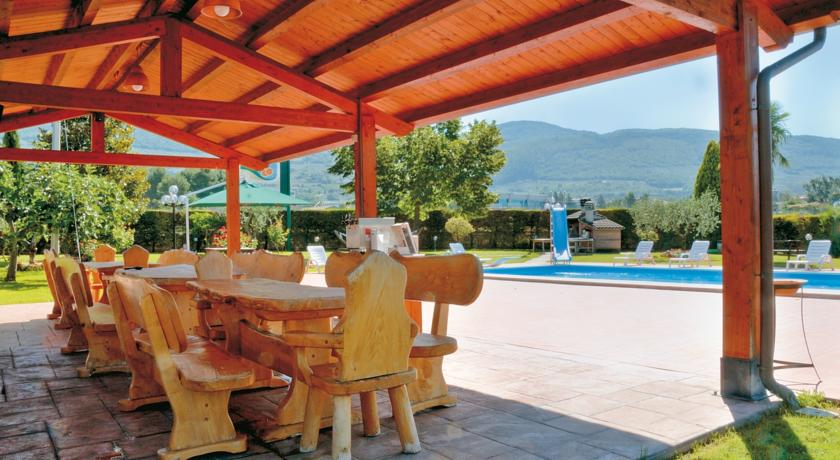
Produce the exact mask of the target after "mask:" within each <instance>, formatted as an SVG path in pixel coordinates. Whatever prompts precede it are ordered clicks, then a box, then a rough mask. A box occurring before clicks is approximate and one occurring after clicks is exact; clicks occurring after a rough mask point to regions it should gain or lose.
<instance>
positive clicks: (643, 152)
mask: <svg viewBox="0 0 840 460" xmlns="http://www.w3.org/2000/svg"><path fill="white" fill-rule="evenodd" d="M499 128H500V130H501V132H502V136H503V138H504V140H505V141H504V143H503V144H502V146H501V148H502V150H504V151H505V154H506V155H507V164H506V165H505V167H504V168H503V169H502V170H501V171H500V172H499V173H498V174H497V175H496V176H495V177H494V179H493V187H492V188H493V190H494V191H496V192H498V193H503V194H537V195H545V194H548V193H551V192H554V191H563V192H565V193H567V194H571V195H573V196H581V195H586V196H592V197H596V196H603V197H605V198H607V199H610V198H617V197H621V196H624V195H625V194H626V193H627V192H633V193H634V194H636V195H637V196H639V195H641V194H645V193H647V194H650V195H651V196H659V197H665V198H676V197H682V196H687V195H689V194H690V193H691V190H692V188H693V184H694V177H695V175H696V174H697V168H698V167H699V166H700V162H701V160H702V158H703V153H704V152H705V149H706V144H707V143H708V142H709V141H710V140H713V139H717V138H718V133H717V131H709V130H700V129H687V128H677V129H671V128H669V129H624V130H619V131H613V132H610V133H605V134H599V133H596V132H592V131H578V130H572V129H566V128H562V127H560V126H556V125H552V124H550V123H545V122H540V121H512V122H507V123H502V124H500V125H499ZM36 135H37V129H36V128H28V129H25V130H22V131H21V140H22V144H23V145H24V146H29V145H30V144H31V142H32V140H34V139H35V136H36ZM133 150H134V151H137V152H146V153H158V154H164V155H202V154H201V152H198V151H197V150H195V149H192V148H190V147H186V146H183V145H181V144H178V143H175V142H172V141H170V140H168V139H164V138H161V137H159V136H156V135H154V134H151V133H148V132H146V131H143V130H140V129H138V130H136V131H135V142H134V148H133ZM781 151H782V153H783V154H784V155H785V156H786V157H787V158H788V160H789V161H790V164H791V166H790V167H789V168H781V167H779V168H776V170H775V173H776V175H775V182H774V188H775V189H777V190H779V191H785V192H791V193H799V192H801V191H802V187H803V185H804V184H805V183H806V182H807V181H809V180H810V179H812V178H814V177H816V176H820V175H832V174H834V175H836V174H838V173H839V172H840V139H833V138H825V137H817V136H791V137H790V138H789V139H788V140H787V142H786V143H785V144H784V145H783V146H782V147H781ZM331 164H332V158H331V157H330V155H329V153H328V152H322V153H317V154H314V155H309V156H307V157H304V158H300V159H296V160H292V190H293V193H294V194H295V195H296V196H298V197H300V198H303V199H307V200H311V201H315V202H318V201H321V202H332V203H334V202H337V201H342V200H346V199H347V198H348V197H347V196H346V195H344V194H343V193H342V192H341V190H340V184H341V182H342V178H340V177H337V176H333V175H331V174H329V173H328V172H327V168H328V167H329V166H330V165H331Z"/></svg>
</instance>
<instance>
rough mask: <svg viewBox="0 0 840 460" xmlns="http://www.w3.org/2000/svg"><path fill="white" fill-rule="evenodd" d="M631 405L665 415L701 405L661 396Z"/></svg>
mask: <svg viewBox="0 0 840 460" xmlns="http://www.w3.org/2000/svg"><path fill="white" fill-rule="evenodd" d="M630 406H631V407H636V408H639V409H645V410H649V411H653V412H658V413H660V414H665V415H676V414H680V413H683V412H687V411H690V410H692V409H696V408H698V407H702V405H701V404H698V403H694V402H691V401H683V400H679V399H672V398H664V397H662V396H654V397H653V398H650V399H645V400H642V401H637V402H634V403H631V404H630Z"/></svg>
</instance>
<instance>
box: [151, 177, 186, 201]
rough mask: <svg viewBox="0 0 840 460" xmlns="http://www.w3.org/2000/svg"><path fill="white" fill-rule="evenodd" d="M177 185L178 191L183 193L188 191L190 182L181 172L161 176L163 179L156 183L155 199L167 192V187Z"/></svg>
mask: <svg viewBox="0 0 840 460" xmlns="http://www.w3.org/2000/svg"><path fill="white" fill-rule="evenodd" d="M173 185H177V186H178V193H179V194H182V195H183V194H184V193H187V192H189V191H190V183H189V181H187V178H186V177H184V176H183V175H181V174H170V175H166V176H163V179H161V181H160V182H159V183H158V186H157V190H156V191H155V192H156V194H155V195H154V196H155V197H156V198H155V200H160V197H162V196H163V195H166V194H167V193H169V187H171V186H173Z"/></svg>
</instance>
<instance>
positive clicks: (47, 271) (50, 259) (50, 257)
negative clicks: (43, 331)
mask: <svg viewBox="0 0 840 460" xmlns="http://www.w3.org/2000/svg"><path fill="white" fill-rule="evenodd" d="M55 258H56V254H55V251H53V250H52V249H45V250H44V275H45V276H46V277H47V287H49V288H50V295H51V296H52V299H53V308H52V312H50V313H47V319H50V320H53V319H59V318H61V305H59V303H58V295H56V292H55V283H54V282H53V270H54V268H52V269H51V268H50V266H51V265H52V264H54V263H55ZM55 327H56V329H67V328H68V327H67V326H65V325H62V324H61V323H60V321H57V322H56V324H55Z"/></svg>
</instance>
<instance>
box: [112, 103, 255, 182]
mask: <svg viewBox="0 0 840 460" xmlns="http://www.w3.org/2000/svg"><path fill="white" fill-rule="evenodd" d="M108 116H109V117H111V118H115V119H117V120H121V121H124V122H126V123H128V124H130V125H133V126H136V127H138V128H140V129H145V130H146V131H149V132H152V133H155V134H157V135H158V136H163V137H165V138H167V139H171V140H173V141H175V142H179V143H181V144H184V145H186V146H189V147H192V148H194V149H198V150H201V151H202V152H206V153H209V154H211V155H215V156H217V157H221V158H225V159H237V160H239V162H240V163H241V164H242V165H244V166H247V167H249V168H251V169H255V170H257V171H262V170H263V169H265V168H266V167H268V164H267V163H265V162H264V161H262V160H259V159H257V158H253V157H251V156H249V155H246V154H244V153H242V152H240V151H238V150H235V149H232V148H229V147H225V146H223V145H219V144H217V143H215V142H212V141H210V140H208V139H205V138H203V137H201V136H196V135H195V134H190V133H187V132H184V131H183V130H181V129H178V128H176V127H174V126H172V125H168V124H166V123H163V122H160V121H158V120H155V119H154V118H152V117H148V116H143V115H131V114H125V113H109V114H108Z"/></svg>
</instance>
